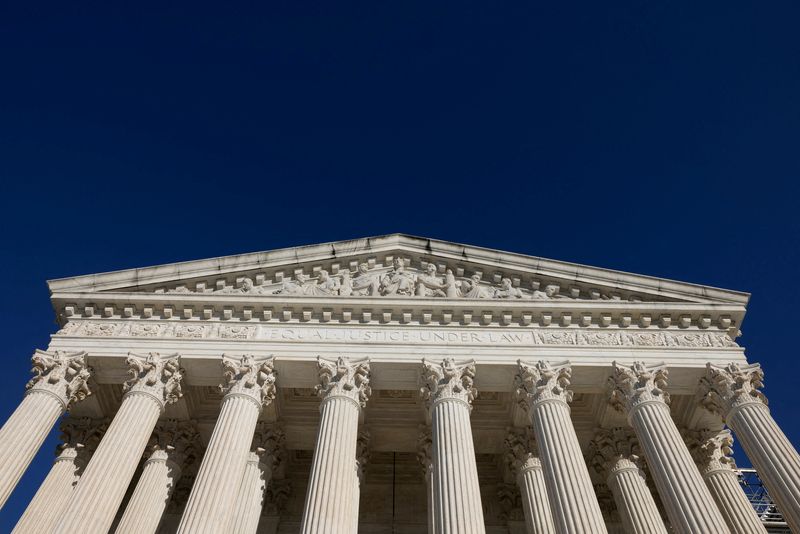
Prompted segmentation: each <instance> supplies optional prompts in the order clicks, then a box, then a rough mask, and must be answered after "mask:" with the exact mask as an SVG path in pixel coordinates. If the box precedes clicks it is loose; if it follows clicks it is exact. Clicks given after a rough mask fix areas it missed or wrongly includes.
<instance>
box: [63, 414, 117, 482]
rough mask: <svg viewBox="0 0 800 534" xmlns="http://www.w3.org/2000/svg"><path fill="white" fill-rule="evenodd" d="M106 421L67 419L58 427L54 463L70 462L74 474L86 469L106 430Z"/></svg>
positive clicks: (83, 418) (85, 418)
mask: <svg viewBox="0 0 800 534" xmlns="http://www.w3.org/2000/svg"><path fill="white" fill-rule="evenodd" d="M108 423H109V421H108V420H107V419H92V418H90V417H69V418H67V419H65V420H64V421H63V422H62V423H61V426H60V430H61V435H60V441H61V443H59V444H58V445H57V446H56V457H57V460H56V461H61V460H71V461H72V462H74V464H75V468H76V474H77V475H80V473H81V471H82V470H83V469H84V468H85V467H86V464H87V463H88V462H89V458H90V457H91V455H92V453H93V452H94V450H95V449H96V448H97V446H98V445H99V444H100V440H101V439H102V437H103V434H105V432H106V430H107V429H108Z"/></svg>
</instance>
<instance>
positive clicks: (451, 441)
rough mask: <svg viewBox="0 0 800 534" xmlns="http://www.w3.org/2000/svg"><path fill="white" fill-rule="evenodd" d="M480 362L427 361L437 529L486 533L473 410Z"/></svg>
mask: <svg viewBox="0 0 800 534" xmlns="http://www.w3.org/2000/svg"><path fill="white" fill-rule="evenodd" d="M474 378H475V363H474V362H468V363H463V364H460V365H458V364H456V362H455V360H453V359H452V358H445V359H444V360H443V361H442V363H440V364H439V363H429V362H426V361H425V360H422V381H423V386H422V390H421V391H422V395H423V398H424V399H425V400H426V401H427V404H428V410H429V411H430V416H431V436H432V439H433V449H432V456H433V491H434V494H433V500H434V502H435V503H436V506H435V508H436V512H435V517H434V529H433V531H434V532H435V533H436V534H456V533H457V534H462V533H464V534H466V533H469V534H483V533H484V532H485V531H486V530H485V528H484V525H483V507H482V506H481V489H480V485H479V483H478V466H477V465H476V463H475V446H474V444H473V442H472V427H471V425H470V420H469V415H470V412H471V411H472V400H473V399H474V398H475V395H477V393H478V391H477V390H476V389H475V388H474V387H473V379H474Z"/></svg>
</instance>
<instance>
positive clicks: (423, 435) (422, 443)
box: [417, 425, 433, 477]
mask: <svg viewBox="0 0 800 534" xmlns="http://www.w3.org/2000/svg"><path fill="white" fill-rule="evenodd" d="M432 454H433V437H432V436H431V429H430V427H428V426H425V425H420V430H419V436H418V437H417V461H419V464H420V465H421V466H422V472H423V474H424V475H425V476H426V477H428V476H431V475H433V456H432Z"/></svg>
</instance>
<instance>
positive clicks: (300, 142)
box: [0, 1, 800, 532]
mask: <svg viewBox="0 0 800 534" xmlns="http://www.w3.org/2000/svg"><path fill="white" fill-rule="evenodd" d="M23 4H24V5H23ZM81 4H83V5H82V6H73V5H70V6H64V5H63V3H54V4H53V5H44V4H40V3H31V2H25V3H19V2H18V3H15V4H14V5H13V6H12V5H11V4H10V3H6V4H3V5H2V6H0V47H1V48H0V50H2V53H0V76H1V78H0V79H1V80H2V82H1V83H0V178H2V182H1V183H2V186H1V187H2V194H0V221H2V226H1V227H0V228H2V231H3V232H2V241H1V243H2V250H3V256H4V257H3V261H2V262H1V263H0V276H2V280H3V281H4V283H5V297H4V302H5V305H6V306H7V310H6V313H5V317H4V320H3V321H2V323H0V324H1V325H2V326H1V327H0V328H2V339H3V341H4V343H5V346H4V347H3V355H2V358H3V363H4V367H3V373H0V381H2V386H3V387H2V396H0V419H2V420H5V419H6V418H7V417H8V415H9V414H10V413H11V411H12V410H13V409H14V407H15V406H16V404H17V403H18V402H19V400H20V398H21V395H22V392H23V386H24V384H25V381H26V380H27V379H28V368H29V356H30V354H31V352H32V351H33V349H34V348H37V347H40V348H42V347H45V346H46V345H47V343H48V336H49V335H50V333H52V332H53V330H54V328H55V325H54V322H53V313H52V310H51V308H50V304H49V301H48V293H47V289H46V286H45V280H46V279H49V278H57V277H63V276H69V275H77V274H86V273H93V272H101V271H108V270H113V269H121V268H129V267H138V266H146V265H153V264H158V263H165V262H173V261H179V260H188V259H195V258H203V257H210V256H217V255H225V254H232V253H239V252H248V251H255V250H265V249H271V248H276V247H284V246H292V245H299V244H304V243H313V242H322V241H329V240H338V239H346V238H352V237H362V236H368V235H375V234H383V233H389V232H396V231H402V232H407V233H413V234H417V235H422V236H430V237H437V238H442V239H448V240H452V241H458V242H464V243H470V244H476V245H483V246H488V247H494V248H500V249H507V250H511V251H516V252H522V253H528V254H534V255H539V256H545V257H551V258H556V259H563V260H569V261H575V262H581V263H587V264H591V265H597V266H603V267H610V268H615V269H622V270H626V271H633V272H638V273H645V274H650V275H655V276H663V277H668V278H675V279H679V280H685V281H690V282H697V283H702V284H710V285H715V286H721V287H726V288H732V289H738V290H743V291H749V292H752V293H753V297H752V300H751V305H750V308H749V313H748V316H747V318H746V320H745V323H744V327H743V331H744V337H742V338H741V339H740V341H741V342H742V343H743V344H745V345H746V346H747V347H748V354H749V357H750V358H751V359H752V360H754V361H760V362H762V363H763V365H764V367H765V370H766V389H765V392H766V394H767V396H768V397H769V399H770V401H771V405H772V407H773V413H774V414H775V416H776V418H777V420H778V421H779V423H780V424H781V425H782V426H783V428H784V429H785V431H786V432H787V434H788V435H789V436H790V438H791V439H792V440H793V441H794V442H795V443H800V416H798V415H797V412H796V408H795V406H796V404H797V391H796V390H797V387H796V381H797V380H796V379H797V376H798V372H800V364H799V363H798V359H797V327H796V321H797V320H798V316H797V312H798V305H799V304H800V291H798V281H797V263H798V260H799V259H800V257H799V256H800V253H799V252H798V251H799V250H800V247H799V246H798V245H800V243H799V240H798V231H799V230H800V224H798V215H797V211H798V208H797V198H798V193H800V188H799V187H798V185H797V180H798V176H799V175H800V172H799V171H800V160H799V159H798V156H799V155H800V151H799V150H798V142H799V141H800V66H799V62H800V60H799V59H798V58H800V40H799V39H798V34H797V24H798V20H800V17H799V16H800V8H798V5H797V4H796V3H793V2H789V1H774V2H752V3H742V2H699V3H698V2H685V3H680V2H641V1H635V2H612V3H611V5H609V4H608V3H598V2H586V3H583V2H546V3H541V5H535V6H531V5H527V3H521V2H508V3H506V2H470V1H466V2H464V1H460V2H444V3H435V2H413V1H403V2H363V3H353V4H346V3H345V2H324V3H320V4H316V3H310V2H280V3H278V2H274V3H256V2H253V3H251V4H241V5H239V6H233V5H228V4H225V3H219V2H214V3H204V2H193V3H191V5H190V6H182V7H179V8H178V7H174V8H173V7H168V6H165V5H158V6H157V7H155V6H150V7H148V6H145V5H144V4H142V3H136V4H135V6H133V5H132V7H128V8H126V7H119V6H116V7H110V6H108V5H106V3H96V4H95V5H90V4H89V3H81ZM264 4H266V5H264ZM523 4H526V5H523ZM54 444H55V438H54V437H51V439H50V440H49V441H48V442H47V443H46V444H45V446H44V447H43V449H42V451H41V453H40V454H39V456H38V457H37V459H36V461H35V463H34V465H33V466H32V467H31V469H30V470H29V472H28V473H27V474H26V475H25V477H24V479H23V481H22V483H21V484H20V486H19V487H18V489H17V491H16V492H15V494H14V495H13V497H12V499H11V500H10V501H9V502H8V504H7V505H6V507H5V509H4V510H2V512H0V531H3V532H5V531H10V530H11V528H12V525H13V524H14V523H15V521H16V518H17V517H18V516H19V514H20V513H21V511H22V510H23V508H24V506H25V505H26V503H27V501H28V500H29V499H30V497H31V496H32V494H33V492H34V491H35V489H36V487H37V486H38V484H39V482H40V481H41V479H42V478H43V477H44V476H45V474H46V472H47V470H48V469H49V464H50V462H51V459H52V450H53V446H54ZM740 463H743V464H746V463H747V462H746V460H745V459H744V458H740Z"/></svg>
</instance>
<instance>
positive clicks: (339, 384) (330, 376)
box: [315, 356, 372, 408]
mask: <svg viewBox="0 0 800 534" xmlns="http://www.w3.org/2000/svg"><path fill="white" fill-rule="evenodd" d="M317 365H318V366H319V382H320V383H319V384H318V385H317V386H316V387H315V391H316V392H317V395H318V396H319V397H320V398H321V399H323V401H324V400H328V399H330V398H332V397H347V398H349V399H350V400H352V401H354V402H356V403H357V404H358V405H359V406H360V407H362V408H363V407H364V406H366V405H367V399H368V398H369V396H370V395H371V394H372V388H371V387H370V385H369V380H370V374H369V360H367V359H364V360H358V361H350V360H348V359H346V358H343V357H341V356H339V358H337V359H336V361H330V360H325V359H323V358H321V357H318V358H317Z"/></svg>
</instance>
